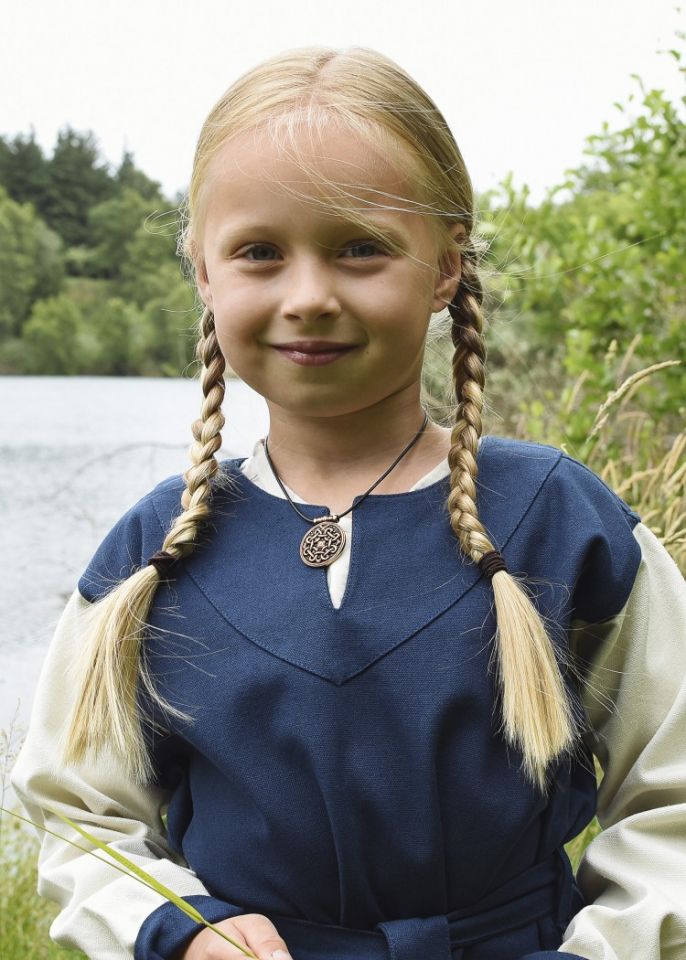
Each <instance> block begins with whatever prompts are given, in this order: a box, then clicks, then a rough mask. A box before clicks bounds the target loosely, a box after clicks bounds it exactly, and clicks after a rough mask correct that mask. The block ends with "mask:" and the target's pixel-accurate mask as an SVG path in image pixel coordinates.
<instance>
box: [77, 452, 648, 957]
mask: <svg viewBox="0 0 686 960" xmlns="http://www.w3.org/2000/svg"><path fill="white" fill-rule="evenodd" d="M241 462H242V460H240V459H235V460H226V461H223V463H222V466H223V469H224V470H225V471H226V472H229V473H230V474H231V476H232V477H233V478H234V488H233V489H223V490H221V491H219V492H218V493H217V494H216V495H215V501H214V509H213V511H212V516H211V521H210V523H209V524H208V527H207V529H206V531H205V535H204V537H203V539H202V541H201V545H200V546H199V547H198V548H197V549H196V550H195V552H194V553H193V554H192V555H191V556H190V557H189V558H188V559H186V560H184V561H183V562H182V563H181V564H179V565H177V569H176V571H175V573H174V574H173V579H170V580H168V581H165V582H163V583H162V584H161V585H160V587H159V588H158V590H157V593H156V595H155V599H154V602H153V606H152V609H151V614H150V618H149V622H150V625H151V629H150V631H149V638H148V640H147V657H148V664H149V667H150V670H151V673H152V676H153V677H154V679H155V682H156V683H157V685H158V687H159V690H160V692H161V693H162V695H163V696H164V697H165V698H167V699H168V700H169V701H170V702H171V703H172V704H173V705H175V706H178V707H179V708H181V709H183V710H184V711H186V712H188V713H190V714H191V715H192V716H193V722H192V723H184V722H179V721H177V720H174V719H171V718H170V717H168V716H161V715H160V713H159V711H157V712H156V711H155V710H154V709H153V708H152V707H151V705H150V704H149V703H148V702H147V700H146V698H145V696H144V695H143V694H142V693H141V694H140V698H141V703H142V705H143V706H144V708H145V709H146V710H148V711H149V712H150V713H151V714H152V715H153V717H152V718H153V720H154V721H155V722H156V723H157V724H159V725H161V726H162V727H164V728H165V729H164V730H163V731H162V732H160V731H159V730H157V731H155V730H154V728H150V730H149V732H148V733H147V737H148V742H149V745H150V749H151V751H152V755H153V758H154V762H155V768H156V777H157V780H156V782H157V784H158V785H159V786H160V787H161V788H163V789H164V790H166V791H168V795H169V807H168V820H167V830H168V837H169V842H170V845H171V847H172V848H173V849H174V850H175V851H177V852H178V853H179V854H180V855H181V856H183V858H185V860H186V861H187V863H188V864H189V865H190V866H191V867H192V869H193V870H194V871H195V872H196V873H197V875H198V877H199V878H200V879H201V880H202V881H203V883H204V885H205V887H206V888H207V890H208V891H209V893H208V896H195V897H190V898H189V899H190V901H191V902H193V903H195V905H196V906H197V907H198V908H199V909H200V910H201V912H202V913H203V915H204V916H205V917H206V918H207V919H209V920H211V921H218V920H221V919H224V918H226V917H228V916H235V915H237V914H240V913H262V914H265V915H266V916H268V917H269V918H270V919H271V920H272V921H273V922H274V924H275V926H276V927H277V929H278V930H279V933H280V934H281V935H282V936H283V937H284V939H285V940H286V943H287V944H288V946H289V949H290V950H291V953H292V954H293V957H294V960H325V958H327V960H328V958H336V960H451V958H452V960H544V958H553V957H555V958H561V957H563V956H564V957H572V958H574V957H577V960H579V956H578V955H577V954H570V953H568V952H566V953H558V952H557V948H558V947H559V946H560V943H561V941H562V934H563V931H564V930H565V927H566V926H567V925H568V923H569V921H570V920H571V918H572V917H573V916H574V914H575V913H576V912H577V911H579V910H580V909H581V908H582V907H583V906H584V900H583V898H582V896H581V894H580V892H579V890H578V888H577V886H576V884H575V882H574V879H573V876H572V872H571V869H570V865H569V861H568V859H567V857H566V855H565V853H564V850H563V849H562V848H563V845H564V844H565V843H566V842H567V841H568V840H570V839H571V838H573V837H574V836H575V835H576V834H578V833H579V832H580V831H581V830H582V829H583V827H584V826H585V825H586V824H587V823H588V822H589V821H590V820H591V818H592V817H593V815H594V812H595V802H596V781H595V774H594V768H593V758H592V755H591V753H590V751H589V750H588V749H587V747H586V746H585V745H584V744H583V742H580V744H579V748H578V750H577V752H576V754H575V756H574V757H573V758H572V759H571V760H569V759H568V760H565V761H563V762H561V763H559V764H558V765H557V767H556V769H555V770H554V772H553V776H552V786H551V788H550V791H549V794H548V796H547V797H543V796H541V795H540V794H538V793H537V791H536V790H535V789H534V788H533V787H532V786H531V785H530V784H529V783H528V782H527V781H526V780H525V778H524V776H523V775H522V772H521V769H520V763H521V758H520V756H518V754H517V753H516V751H513V750H512V749H509V748H508V747H507V746H506V744H505V742H504V740H503V739H502V737H501V735H500V733H499V730H498V719H499V710H498V707H497V701H496V698H495V689H496V688H495V683H494V675H493V672H492V670H489V660H490V657H491V653H492V642H491V641H492V637H493V635H494V632H495V628H496V623H495V619H494V616H493V592H492V586H491V583H490V581H489V580H488V579H486V578H485V577H484V576H483V575H482V574H481V571H480V570H479V568H478V567H477V566H476V565H475V564H473V563H472V562H471V560H468V559H466V558H465V556H464V554H463V553H462V551H461V550H460V548H459V544H458V543H457V540H456V538H455V536H454V534H453V533H452V531H451V529H450V526H449V523H448V518H447V512H446V510H445V506H444V504H445V500H446V497H447V494H448V491H449V478H447V477H446V478H444V479H442V480H440V481H438V482H437V483H434V484H431V485H430V486H427V487H424V488H422V489H418V490H414V491H410V492H406V493H401V494H389V495H376V496H369V497H367V498H366V499H365V501H364V503H362V504H361V505H360V507H359V509H357V510H356V511H355V523H354V526H353V541H352V548H351V566H350V571H349V575H348V580H347V586H346V591H345V595H344V597H343V601H342V604H341V606H340V608H338V609H337V608H335V607H334V606H333V605H332V603H331V599H330V596H329V593H328V590H327V587H326V570H325V569H313V568H310V567H307V566H306V565H305V564H304V563H302V561H301V560H300V557H299V544H300V540H301V538H302V536H303V534H304V533H305V532H306V530H307V529H308V528H309V527H308V525H307V524H306V523H305V521H304V520H302V519H301V518H300V517H299V516H298V515H297V514H296V512H295V511H294V510H293V508H292V507H291V506H290V504H288V503H287V502H286V501H285V500H283V499H280V498H277V497H274V496H272V495H270V494H268V493H266V492H265V491H264V490H262V489H261V488H260V487H258V486H257V485H256V484H254V483H253V482H251V481H250V480H249V479H247V478H246V477H245V476H244V475H243V474H242V473H241V471H240V470H239V469H238V467H239V465H240V463H241ZM478 466H479V477H478V484H477V486H478V504H477V505H478V509H479V516H480V518H481V520H482V522H483V524H484V526H485V527H486V529H487V531H488V532H489V535H490V537H491V539H492V541H493V543H494V544H495V545H496V546H497V547H498V548H499V549H500V550H501V552H502V553H503V556H504V557H505V560H506V562H507V565H508V569H509V571H510V572H511V573H513V574H515V575H516V574H517V573H520V574H522V575H525V576H526V577H527V582H528V583H529V585H530V586H531V587H532V588H533V590H534V602H535V603H536V605H537V607H538V608H539V610H540V611H541V613H542V614H543V615H544V616H545V617H546V618H547V620H546V622H547V624H548V628H549V629H550V630H551V631H552V635H553V638H554V641H555V643H556V644H557V645H558V646H559V648H560V651H561V652H563V651H564V650H565V649H566V647H567V643H568V630H569V625H570V621H571V619H572V617H575V618H582V619H583V620H585V621H588V622H590V623H598V622H600V621H603V620H606V619H607V618H610V617H613V616H615V615H616V614H617V612H618V611H619V610H621V609H622V607H623V605H624V604H625V603H626V601H627V598H628V596H629V594H630V592H631V588H632V584H633V582H634V578H635V576H636V571H637V569H638V565H639V563H640V559H641V551H640V547H639V545H638V544H637V542H636V540H635V538H634V537H633V535H632V530H633V528H634V526H635V525H636V524H637V523H638V522H639V521H640V518H639V516H638V515H637V514H636V513H634V512H633V511H632V510H631V509H630V508H629V507H628V506H627V504H626V503H624V501H623V500H621V499H620V498H619V497H618V496H617V495H616V494H615V493H613V492H612V491H611V490H610V489H609V488H608V487H607V486H606V485H605V484H604V483H603V482H602V481H601V480H600V479H599V478H598V477H597V476H596V475H595V474H594V473H593V472H592V471H590V470H589V469H587V468H586V467H584V466H583V465H582V464H580V463H578V462H577V461H575V460H573V459H572V458H570V457H568V456H567V455H566V454H564V453H562V452H561V451H560V450H557V449H555V448H553V447H547V446H544V445H540V444H533V443H532V444H529V443H523V442H521V441H513V440H508V439H505V438H498V437H491V436H487V437H484V438H483V440H482V443H481V446H480V449H479V453H478ZM183 488H184V483H183V480H182V478H181V477H180V476H175V477H171V478H169V479H168V480H166V481H164V482H163V483H161V484H159V485H158V486H157V487H156V488H155V489H154V490H153V491H152V492H151V493H150V494H148V495H147V496H146V497H144V498H143V499H142V500H141V501H139V502H138V503H137V504H135V505H134V507H132V508H131V510H129V511H128V512H127V513H126V514H125V515H124V516H123V517H122V518H121V520H120V521H119V522H118V523H117V524H116V525H115V527H114V528H113V529H112V530H111V532H110V533H109V534H108V535H107V537H106V538H105V540H104V541H103V542H102V543H101V545H100V547H99V548H98V550H97V551H96V553H95V555H94V557H93V559H92V560H91V562H90V564H89V565H88V567H87V569H86V570H85V572H84V573H83V576H82V577H81V579H80V581H79V591H80V592H81V594H82V595H83V596H84V597H85V598H86V599H88V600H91V601H92V600H95V599H96V598H97V597H98V596H100V595H101V594H102V593H105V592H106V591H107V589H109V588H110V587H111V584H112V582H113V580H115V579H119V578H121V577H122V576H126V575H127V574H129V573H131V572H132V570H133V569H135V568H136V567H137V566H140V565H142V564H144V563H145V562H146V559H147V558H148V557H149V556H150V555H152V554H153V553H154V552H155V551H156V550H158V549H159V548H160V546H161V544H162V540H163V537H164V534H165V531H166V530H167V529H168V527H169V524H170V522H171V520H172V519H173V517H174V516H176V515H177V514H178V513H180V512H181V506H180V495H181V492H182V491H183ZM358 500H360V497H357V498H356V499H355V502H357V501H358ZM299 508H300V509H301V510H302V511H303V512H304V513H306V514H307V515H308V516H310V517H316V516H320V515H322V514H323V513H325V512H326V510H327V508H326V506H325V505H323V504H306V505H299ZM590 653H592V651H589V654H590ZM577 668H579V669H580V670H581V671H583V663H579V664H577ZM565 680H566V683H567V686H568V689H569V692H570V696H571V697H572V700H573V702H574V703H575V704H576V706H577V709H578V710H579V712H580V713H579V715H581V712H582V711H581V708H580V706H579V703H580V700H579V689H578V686H577V684H578V680H576V679H575V675H574V672H573V671H566V673H565ZM197 929H198V928H197V927H196V926H195V925H194V924H193V922H192V921H190V920H189V919H188V918H187V917H185V916H184V915H182V914H181V913H180V912H179V911H178V910H177V908H176V907H174V906H172V905H168V904H165V905H162V906H161V907H159V908H158V909H156V910H155V911H154V912H153V913H151V914H150V915H149V916H148V918H147V919H146V920H145V922H144V923H143V925H142V927H141V929H140V933H139V935H138V938H137V940H136V945H135V957H136V958H137V960H158V958H160V960H161V958H168V957H170V956H171V955H172V953H173V952H174V951H175V950H177V949H178V948H179V947H180V946H181V945H182V944H183V943H185V941H186V940H187V939H188V938H189V937H190V935H191V934H192V933H194V932H196V930H197ZM581 960H583V958H581Z"/></svg>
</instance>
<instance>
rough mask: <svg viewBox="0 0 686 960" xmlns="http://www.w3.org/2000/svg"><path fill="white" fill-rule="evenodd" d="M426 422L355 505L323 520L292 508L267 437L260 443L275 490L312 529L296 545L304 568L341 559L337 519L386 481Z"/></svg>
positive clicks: (426, 418) (342, 537) (341, 539)
mask: <svg viewBox="0 0 686 960" xmlns="http://www.w3.org/2000/svg"><path fill="white" fill-rule="evenodd" d="M428 422H429V415H428V413H425V414H424V422H423V423H422V425H421V427H420V429H419V430H418V431H417V433H416V434H415V436H414V437H413V439H412V440H410V442H409V443H408V445H407V446H406V447H405V449H404V450H403V451H402V453H401V454H400V455H399V456H398V457H396V459H395V460H394V461H393V463H392V464H391V465H390V467H389V468H388V470H386V472H385V473H382V474H381V476H380V477H379V479H378V480H376V481H375V482H374V483H373V484H372V485H371V487H370V488H369V490H367V491H366V492H365V493H363V494H362V496H361V498H360V500H359V501H358V503H353V504H352V506H350V507H348V509H347V510H344V511H343V513H337V514H336V513H328V514H326V515H325V516H323V517H315V518H314V519H313V518H312V517H308V516H306V515H305V514H304V513H303V512H302V511H301V510H298V508H297V507H296V505H295V504H294V503H293V501H292V500H291V498H290V497H289V495H288V491H287V490H286V488H285V487H284V485H283V483H282V482H281V477H280V476H279V475H278V473H277V472H276V468H275V467H274V464H273V463H272V460H271V457H270V456H269V448H268V446H267V437H265V439H264V452H265V454H266V456H267V461H268V463H269V466H270V467H271V470H272V473H273V474H274V477H275V478H276V480H277V482H278V484H279V486H280V487H281V489H282V490H283V492H284V494H285V496H286V499H287V500H288V502H289V503H290V505H291V506H292V507H293V509H294V510H295V512H296V513H297V514H298V515H299V516H301V517H302V518H303V520H307V522H308V523H313V524H314V526H313V527H312V529H311V530H308V531H307V533H306V534H305V536H304V537H303V538H302V540H301V542H300V558H301V560H302V561H303V563H306V564H307V566H308V567H328V566H329V564H330V563H333V562H334V560H335V559H336V557H339V556H340V555H341V552H342V551H343V548H344V546H345V531H344V530H343V528H342V527H340V526H339V525H338V520H339V519H340V518H341V517H344V516H345V515H346V513H350V511H351V510H354V509H355V507H359V505H360V503H362V501H363V500H364V499H365V497H367V496H369V494H370V493H371V492H372V490H373V489H374V487H377V486H378V485H379V484H380V483H381V481H382V480H383V479H384V477H387V476H388V474H389V473H390V472H391V470H392V469H393V468H394V467H395V466H396V465H397V464H398V463H399V462H400V461H401V460H402V458H403V457H404V456H405V454H406V453H407V451H408V450H409V449H410V447H412V446H413V445H414V444H415V443H416V442H417V440H419V437H420V436H421V434H422V433H423V432H424V430H425V429H426V425H427V423H428Z"/></svg>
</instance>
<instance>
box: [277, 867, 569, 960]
mask: <svg viewBox="0 0 686 960" xmlns="http://www.w3.org/2000/svg"><path fill="white" fill-rule="evenodd" d="M579 898H580V895H579V893H578V890H577V889H576V887H575V885H574V879H573V875H572V871H571V866H570V864H569V859H568V858H567V855H566V854H565V853H564V850H558V851H556V852H555V854H553V855H552V856H551V857H550V858H549V859H547V860H543V861H541V862H540V863H537V864H535V865H534V866H533V867H530V868H529V869H528V870H525V871H524V872H522V873H519V874H517V875H516V876H514V877H512V879H511V880H508V881H507V882H506V883H504V884H503V885H502V886H500V887H498V888H497V889H496V890H494V891H493V892H492V893H490V894H489V895H488V896H486V897H484V898H483V899H482V900H480V901H479V904H478V908H475V907H467V908H465V909H461V910H454V911H452V912H451V913H447V914H437V915H436V916H433V917H408V918H403V919H399V920H383V921H381V922H379V923H377V924H376V926H375V927H374V929H373V930H356V929H354V928H352V927H340V926H336V925H335V924H323V923H314V922H312V921H310V920H300V919H296V918H294V917H286V916H279V915H277V914H273V913H269V914H267V916H269V919H270V920H271V921H272V922H273V923H274V925H275V927H276V929H277V930H278V931H279V933H280V934H281V936H282V937H283V939H284V940H285V941H286V944H287V945H288V948H289V950H290V951H291V953H292V955H293V957H294V960H461V958H462V957H463V953H464V950H465V949H466V948H467V947H469V946H471V945H472V944H475V943H479V942H481V941H483V940H488V939H490V938H491V937H493V936H495V935H497V934H502V933H507V931H508V930H513V929H515V928H516V927H521V926H523V925H524V924H526V923H529V922H533V921H534V920H538V919H539V918H541V917H544V916H550V915H552V916H553V917H554V918H555V921H556V923H557V927H558V930H559V931H560V939H562V934H563V932H564V930H565V928H566V926H567V924H568V922H569V920H570V919H571V915H572V913H573V912H575V911H574V910H573V906H574V905H575V902H576V905H577V906H578V907H580V906H582V905H583V902H581V903H579V902H578V901H579Z"/></svg>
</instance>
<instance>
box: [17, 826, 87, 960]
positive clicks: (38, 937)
mask: <svg viewBox="0 0 686 960" xmlns="http://www.w3.org/2000/svg"><path fill="white" fill-rule="evenodd" d="M1 838H2V842H1V843H0V875H1V876H2V882H0V956H1V957H2V958H3V960H27V958H29V957H30V958H31V960H59V958H66V957H71V958H73V960H78V958H79V957H82V958H84V960H85V955H84V954H83V953H81V952H80V951H72V950H68V951H67V950H64V949H63V948H62V947H58V946H57V944H56V943H53V941H52V940H50V936H49V928H50V924H51V922H52V920H53V918H54V917H55V915H56V914H57V910H58V908H57V905H56V904H54V903H52V902H50V901H48V900H44V899H43V898H41V897H39V896H38V895H37V893H36V886H37V882H38V880H37V870H36V864H37V861H38V841H37V839H36V838H35V837H33V836H30V835H29V834H28V832H27V831H26V830H25V829H23V828H22V827H21V824H20V823H19V822H14V821H13V820H12V818H10V817H6V816H4V817H3V822H2V834H1Z"/></svg>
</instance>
